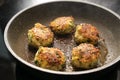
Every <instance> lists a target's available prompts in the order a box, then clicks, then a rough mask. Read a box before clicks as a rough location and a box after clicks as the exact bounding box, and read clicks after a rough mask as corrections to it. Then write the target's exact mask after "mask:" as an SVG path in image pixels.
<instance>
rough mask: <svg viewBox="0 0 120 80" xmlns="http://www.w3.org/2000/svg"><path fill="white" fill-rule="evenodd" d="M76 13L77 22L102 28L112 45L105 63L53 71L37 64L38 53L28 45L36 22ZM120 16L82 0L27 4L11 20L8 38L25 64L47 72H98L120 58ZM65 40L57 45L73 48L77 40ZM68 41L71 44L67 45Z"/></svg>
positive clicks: (62, 47) (46, 22)
mask: <svg viewBox="0 0 120 80" xmlns="http://www.w3.org/2000/svg"><path fill="white" fill-rule="evenodd" d="M60 16H73V17H74V18H75V24H79V23H90V24H93V25H94V26H96V27H97V28H98V30H99V31H100V35H101V37H102V38H104V39H105V44H106V47H107V49H108V55H107V56H106V61H105V64H104V65H102V66H100V67H97V68H94V69H89V70H84V71H73V72H62V71H52V70H47V69H43V68H40V67H37V66H35V65H33V64H32V61H33V58H34V55H35V54H34V53H33V52H30V51H29V49H28V42H27V31H28V29H30V28H31V27H32V26H33V25H34V24H35V23H36V22H40V23H42V24H44V25H46V26H48V25H49V22H50V21H51V20H53V19H54V18H56V17H60ZM119 34H120V16H119V15H117V14H116V13H114V12H113V11H111V10H109V9H107V8H105V7H103V6H100V5H97V4H94V3H90V2H82V1H53V2H47V3H41V4H38V5H36V6H32V7H30V8H26V9H24V10H22V11H20V12H18V13H17V14H16V15H15V16H13V18H12V19H11V20H10V21H9V22H8V24H7V26H6V28H5V32H4V40H5V44H6V46H7V48H8V50H9V51H10V53H11V54H12V55H13V56H14V57H15V58H16V59H17V60H18V61H20V62H22V63H23V64H25V65H27V66H29V67H31V68H33V69H36V70H39V71H43V72H48V73H53V74H62V75H76V74H88V73H92V72H97V71H100V70H103V69H105V68H108V67H110V66H112V65H113V64H115V63H117V62H118V61H119V60H120V49H119V48H120V45H119V44H120V36H119ZM64 42H65V44H62V43H60V42H59V40H57V39H56V40H55V41H54V43H55V45H54V47H58V48H61V49H65V50H66V52H67V51H69V50H70V49H71V48H72V47H70V48H68V46H72V45H73V44H69V43H71V42H72V39H71V37H69V38H68V39H67V40H65V41H64ZM65 45H68V46H65Z"/></svg>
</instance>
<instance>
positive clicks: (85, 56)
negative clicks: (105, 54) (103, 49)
mask: <svg viewBox="0 0 120 80" xmlns="http://www.w3.org/2000/svg"><path fill="white" fill-rule="evenodd" d="M99 55H100V50H99V49H98V48H96V47H94V46H93V44H88V43H82V44H80V45H79V46H77V47H74V48H73V50H72V65H73V66H74V67H75V68H80V69H90V68H94V67H97V64H98V60H99Z"/></svg>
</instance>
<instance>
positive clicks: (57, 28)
mask: <svg viewBox="0 0 120 80" xmlns="http://www.w3.org/2000/svg"><path fill="white" fill-rule="evenodd" d="M50 27H51V29H52V30H53V31H54V32H55V33H57V34H69V33H71V32H72V31H73V29H74V18H73V17H72V16H68V17H58V18H56V19H54V20H53V21H52V22H50Z"/></svg>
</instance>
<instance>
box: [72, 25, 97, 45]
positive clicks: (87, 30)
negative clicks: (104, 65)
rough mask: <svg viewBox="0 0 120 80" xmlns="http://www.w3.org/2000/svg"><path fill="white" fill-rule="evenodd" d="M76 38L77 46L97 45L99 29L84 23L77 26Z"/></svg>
mask: <svg viewBox="0 0 120 80" xmlns="http://www.w3.org/2000/svg"><path fill="white" fill-rule="evenodd" d="M74 38H75V42H76V43H77V44H80V43H91V44H94V45H95V44H97V43H98V39H99V32H98V30H97V28H96V27H94V26H92V25H91V24H87V23H82V24H80V25H77V27H76V31H75V35H74Z"/></svg>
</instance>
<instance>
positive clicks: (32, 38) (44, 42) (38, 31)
mask: <svg viewBox="0 0 120 80" xmlns="http://www.w3.org/2000/svg"><path fill="white" fill-rule="evenodd" d="M53 38H54V34H53V32H52V31H51V30H50V29H49V28H48V27H46V26H44V25H42V24H40V23H36V24H35V26H34V27H33V28H32V29H30V30H28V43H29V45H31V46H33V47H36V48H39V46H50V45H51V44H52V42H53Z"/></svg>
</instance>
